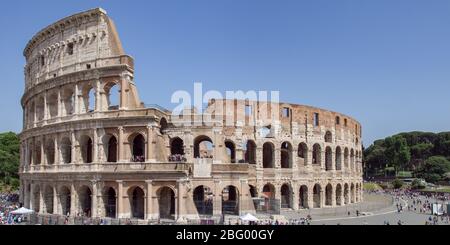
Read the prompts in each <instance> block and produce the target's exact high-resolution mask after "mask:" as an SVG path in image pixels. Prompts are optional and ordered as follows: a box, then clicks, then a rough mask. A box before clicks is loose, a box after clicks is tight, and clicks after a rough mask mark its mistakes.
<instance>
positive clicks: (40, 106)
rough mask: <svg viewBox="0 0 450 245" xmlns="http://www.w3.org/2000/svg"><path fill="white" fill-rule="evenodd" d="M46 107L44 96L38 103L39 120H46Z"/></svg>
mask: <svg viewBox="0 0 450 245" xmlns="http://www.w3.org/2000/svg"><path fill="white" fill-rule="evenodd" d="M44 107H45V102H44V98H43V97H40V98H39V99H38V100H37V103H36V116H37V120H38V121H42V120H44Z"/></svg>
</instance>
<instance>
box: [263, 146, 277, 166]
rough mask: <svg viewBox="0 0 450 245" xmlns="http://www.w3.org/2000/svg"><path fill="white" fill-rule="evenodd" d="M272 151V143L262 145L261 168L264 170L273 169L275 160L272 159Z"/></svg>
mask: <svg viewBox="0 0 450 245" xmlns="http://www.w3.org/2000/svg"><path fill="white" fill-rule="evenodd" d="M274 149H275V147H274V146H273V144H272V143H270V142H267V143H265V144H264V145H263V167H264V168H274V167H275V166H274V165H275V159H274V154H273V153H274Z"/></svg>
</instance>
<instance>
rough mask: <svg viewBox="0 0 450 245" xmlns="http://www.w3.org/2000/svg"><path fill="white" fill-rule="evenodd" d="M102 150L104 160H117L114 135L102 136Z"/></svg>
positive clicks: (112, 161)
mask: <svg viewBox="0 0 450 245" xmlns="http://www.w3.org/2000/svg"><path fill="white" fill-rule="evenodd" d="M103 151H104V154H105V156H106V162H109V163H114V162H117V158H118V157H117V156H118V151H117V139H116V137H115V136H114V135H105V136H104V138H103Z"/></svg>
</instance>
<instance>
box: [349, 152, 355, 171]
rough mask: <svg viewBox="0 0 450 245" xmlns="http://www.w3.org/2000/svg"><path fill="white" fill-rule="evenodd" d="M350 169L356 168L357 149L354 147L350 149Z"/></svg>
mask: <svg viewBox="0 0 450 245" xmlns="http://www.w3.org/2000/svg"><path fill="white" fill-rule="evenodd" d="M350 170H351V171H354V170H355V151H354V150H353V149H351V150H350Z"/></svg>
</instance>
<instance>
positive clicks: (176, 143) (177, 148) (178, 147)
mask: <svg viewBox="0 0 450 245" xmlns="http://www.w3.org/2000/svg"><path fill="white" fill-rule="evenodd" d="M183 160H184V141H183V140H182V139H180V138H178V137H176V138H173V139H171V140H170V157H169V161H170V162H182V161H183Z"/></svg>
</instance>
